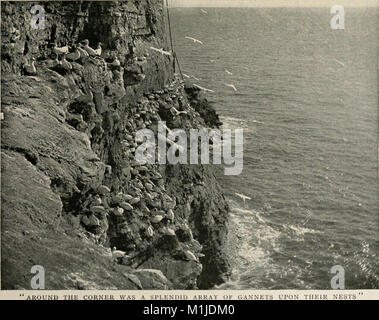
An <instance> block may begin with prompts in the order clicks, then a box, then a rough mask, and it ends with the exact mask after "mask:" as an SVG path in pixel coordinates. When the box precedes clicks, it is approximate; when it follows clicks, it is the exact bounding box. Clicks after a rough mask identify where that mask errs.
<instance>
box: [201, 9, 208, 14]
mask: <svg viewBox="0 0 379 320" xmlns="http://www.w3.org/2000/svg"><path fill="white" fill-rule="evenodd" d="M200 11H201V12H202V13H205V14H207V13H208V11H206V10H204V9H200Z"/></svg>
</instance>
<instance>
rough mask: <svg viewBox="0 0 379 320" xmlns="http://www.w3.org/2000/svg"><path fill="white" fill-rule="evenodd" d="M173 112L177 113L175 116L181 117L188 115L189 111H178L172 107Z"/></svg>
mask: <svg viewBox="0 0 379 320" xmlns="http://www.w3.org/2000/svg"><path fill="white" fill-rule="evenodd" d="M171 110H173V111H174V112H175V116H179V115H181V114H187V111H178V110H177V109H176V108H175V107H172V108H171Z"/></svg>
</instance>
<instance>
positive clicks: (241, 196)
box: [235, 193, 251, 205]
mask: <svg viewBox="0 0 379 320" xmlns="http://www.w3.org/2000/svg"><path fill="white" fill-rule="evenodd" d="M235 195H236V196H238V197H240V198H241V199H242V200H243V204H244V205H245V202H246V200H251V198H250V197H248V196H245V195H244V194H241V193H235Z"/></svg>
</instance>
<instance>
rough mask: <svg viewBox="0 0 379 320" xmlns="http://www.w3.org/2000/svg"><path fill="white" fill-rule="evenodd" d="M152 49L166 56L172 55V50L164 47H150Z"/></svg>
mask: <svg viewBox="0 0 379 320" xmlns="http://www.w3.org/2000/svg"><path fill="white" fill-rule="evenodd" d="M150 49H151V50H154V51H156V52H159V53H160V54H164V55H166V56H171V52H168V51H165V50H163V48H161V49H158V48H154V47H150Z"/></svg>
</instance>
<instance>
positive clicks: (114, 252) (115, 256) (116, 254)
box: [112, 247, 126, 259]
mask: <svg viewBox="0 0 379 320" xmlns="http://www.w3.org/2000/svg"><path fill="white" fill-rule="evenodd" d="M125 255H126V252H124V251H121V250H116V247H113V248H112V258H113V259H118V258H122V257H123V256H125Z"/></svg>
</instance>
